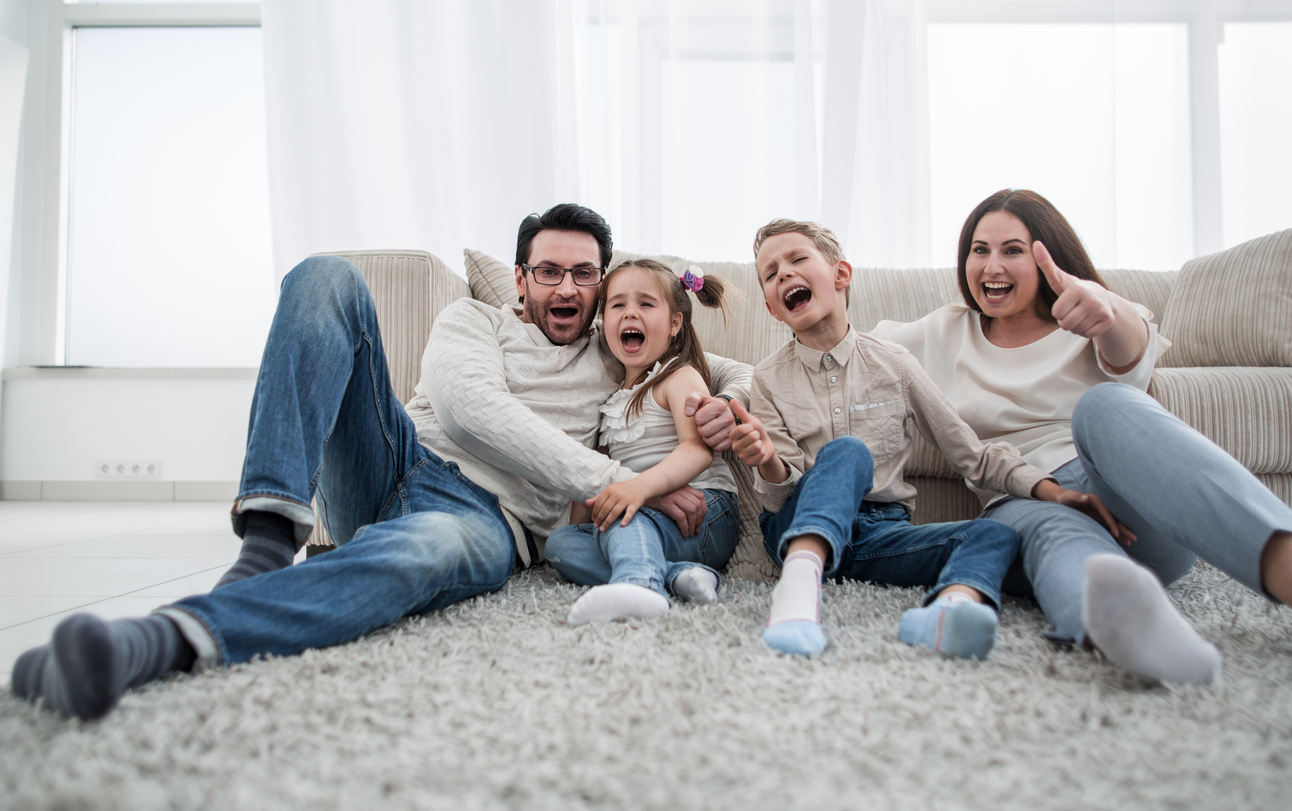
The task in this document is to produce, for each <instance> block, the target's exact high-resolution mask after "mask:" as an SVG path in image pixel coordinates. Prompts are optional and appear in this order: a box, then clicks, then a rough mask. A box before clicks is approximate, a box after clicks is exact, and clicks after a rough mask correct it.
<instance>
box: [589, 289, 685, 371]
mask: <svg viewBox="0 0 1292 811" xmlns="http://www.w3.org/2000/svg"><path fill="white" fill-rule="evenodd" d="M606 285H607V287H606V310H605V313H603V314H602V320H603V324H605V329H606V344H609V345H610V351H611V353H614V354H615V358H619V362H620V363H623V364H624V368H625V369H627V372H628V373H627V376H625V381H627V382H633V380H634V378H636V377H638V376H640V375H641V373H642V372H646V371H649V369H650V368H651V367H654V365H655V362H656V360H659V359H660V358H662V356H663V355H664V353H665V351H667V350H668V347H669V345H671V344H672V342H673V338H674V337H677V332H678V331H680V329H681V328H682V314H681V313H673V311H672V310H671V309H669V305H668V298H667V297H665V294H664V291H663V289H662V287H660V284H659V280H658V279H655V278H654V275H652V274H651V272H650V271H649V270H643V269H641V267H625V269H623V270H620V271H618V272H616V274H615V275H614V276H612V278H610V279H607V280H606Z"/></svg>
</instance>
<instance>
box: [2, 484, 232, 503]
mask: <svg viewBox="0 0 1292 811" xmlns="http://www.w3.org/2000/svg"><path fill="white" fill-rule="evenodd" d="M237 495H238V483H237V482H165V481H146V482H111V481H109V482H105V481H44V482H42V481H4V482H0V499H3V500H4V501H233V499H234V498H236V497H237Z"/></svg>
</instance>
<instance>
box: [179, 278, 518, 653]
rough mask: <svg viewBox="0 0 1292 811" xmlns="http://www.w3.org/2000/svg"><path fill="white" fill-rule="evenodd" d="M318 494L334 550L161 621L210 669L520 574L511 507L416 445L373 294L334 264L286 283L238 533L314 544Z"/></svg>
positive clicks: (337, 636) (319, 642)
mask: <svg viewBox="0 0 1292 811" xmlns="http://www.w3.org/2000/svg"><path fill="white" fill-rule="evenodd" d="M316 493H317V494H318V496H319V502H320V504H321V506H322V510H321V511H322V512H323V515H324V521H325V523H326V524H327V528H328V532H329V533H330V534H331V536H332V539H333V541H334V542H335V543H336V544H337V546H338V549H337V550H336V551H334V552H329V553H327V554H325V555H318V556H315V557H312V558H309V559H308V560H306V561H305V562H304V563H301V564H299V565H296V566H289V567H287V568H286V569H282V570H279V571H276V572H267V573H265V574H260V575H256V576H254V577H249V578H247V579H245V580H241V581H238V582H235V583H231V584H229V585H227V586H225V587H223V588H220V589H217V590H215V591H213V592H211V593H210V594H206V595H200V596H195V597H189V598H186V599H183V600H180V601H179V602H177V603H175V604H174V605H171V606H167V607H165V608H162V609H159V612H160V613H162V614H164V615H166V616H168V617H170V618H171V619H172V620H174V621H175V622H176V624H177V625H179V626H180V629H181V630H182V631H183V632H184V635H185V637H186V638H187V639H188V641H189V642H190V643H191V644H192V645H193V647H194V648H195V649H196V650H197V652H198V655H199V657H200V658H201V659H202V661H203V662H204V663H206V664H208V665H211V664H229V663H233V662H242V661H246V660H248V659H251V658H253V657H255V656H257V655H259V654H274V655H286V654H293V653H299V652H300V651H302V650H305V649H306V648H321V647H326V646H329V645H336V644H340V643H342V642H347V641H349V640H352V639H355V638H357V637H360V636H363V635H364V634H367V633H369V632H371V631H374V630H376V629H377V628H380V627H382V626H385V625H389V624H390V623H392V622H395V621H396V620H398V619H400V618H401V617H404V616H407V615H409V614H419V613H424V612H427V611H432V610H434V609H437V608H441V607H443V606H447V605H450V604H452V603H455V602H457V601H459V600H463V599H466V598H467V597H471V596H474V595H477V594H481V593H484V592H488V591H493V590H496V589H498V588H501V587H502V585H503V583H504V582H506V580H507V577H508V576H509V575H510V574H511V572H512V569H513V567H514V565H515V558H516V551H515V542H514V540H513V536H512V533H511V530H510V529H509V527H508V525H507V522H506V520H505V519H504V518H503V516H502V513H501V511H500V510H499V508H498V499H497V498H496V497H495V496H493V495H492V494H490V493H489V492H487V491H485V490H483V489H482V488H480V487H478V486H477V485H475V484H474V483H472V482H471V481H470V480H468V479H467V478H465V477H464V476H462V474H461V473H460V472H459V471H458V467H457V465H455V464H453V463H451V462H445V461H443V460H441V459H440V458H439V457H437V456H436V455H435V454H433V453H431V452H430V451H429V450H427V449H426V448H425V447H424V446H423V445H422V444H421V443H420V442H418V440H417V431H416V429H415V427H414V426H413V422H412V420H411V419H410V418H409V416H408V414H407V413H406V412H405V411H404V407H403V406H402V405H401V404H400V403H399V402H398V401H397V400H396V399H395V394H394V392H393V391H392V389H391V385H390V378H389V372H388V369H387V366H386V357H385V353H384V352H383V350H382V347H381V335H380V332H379V330H378V327H377V316H376V311H375V309H374V307H373V302H372V295H371V293H369V291H368V286H367V284H366V283H365V282H364V279H363V276H362V274H360V272H359V270H358V268H356V267H355V266H354V265H353V264H352V263H350V262H349V261H347V260H345V259H341V258H338V257H335V256H328V257H314V258H310V259H307V260H305V261H304V262H302V263H301V264H300V265H298V266H297V267H296V268H295V269H294V270H293V271H292V272H291V273H290V274H288V276H287V278H286V279H284V281H283V288H282V294H281V296H280V298H279V303H278V311H277V313H276V314H275V316H274V322H273V326H272V327H271V328H270V332H269V339H268V342H267V344H266V346H265V354H264V359H263V360H262V361H261V364H260V376H259V378H258V380H257V381H256V393H255V398H254V399H253V401H252V406H251V426H250V429H249V432H248V438H247V456H246V461H245V463H244V466H243V471H242V485H241V492H240V494H239V496H238V499H237V501H236V502H235V504H234V510H233V520H234V527H235V531H236V532H238V534H239V535H241V534H242V529H243V528H242V524H244V523H245V519H243V517H242V516H243V513H244V512H245V511H246V510H249V509H255V510H266V511H270V512H276V513H278V514H280V515H284V516H286V517H288V518H290V519H292V520H293V521H294V522H295V523H296V526H297V537H298V538H301V537H304V535H305V534H307V533H308V531H309V528H310V525H311V524H312V523H313V518H312V512H311V510H310V506H309V505H310V499H311V498H312V497H313V496H314V495H315V494H316Z"/></svg>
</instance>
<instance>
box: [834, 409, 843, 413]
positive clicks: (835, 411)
mask: <svg viewBox="0 0 1292 811" xmlns="http://www.w3.org/2000/svg"><path fill="white" fill-rule="evenodd" d="M840 411H843V409H842V408H836V409H835V410H834V413H836V414H838V413H839V412H840Z"/></svg>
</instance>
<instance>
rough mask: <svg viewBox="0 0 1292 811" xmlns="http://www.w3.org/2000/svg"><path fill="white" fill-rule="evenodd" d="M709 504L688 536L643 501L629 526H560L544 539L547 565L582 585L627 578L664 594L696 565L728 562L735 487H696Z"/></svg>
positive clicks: (735, 517) (735, 528) (715, 566)
mask: <svg viewBox="0 0 1292 811" xmlns="http://www.w3.org/2000/svg"><path fill="white" fill-rule="evenodd" d="M700 492H702V493H704V500H705V502H706V505H707V506H708V512H707V513H706V514H705V518H704V526H703V527H701V529H700V531H699V532H697V533H695V534H694V535H692V536H690V537H689V538H684V537H682V531H681V530H680V529H678V528H677V524H676V523H675V522H674V521H673V519H672V518H669V517H668V516H667V515H665V514H664V513H662V512H660V511H658V510H653V509H651V508H650V507H643V508H641V509H640V510H638V511H637V514H636V515H634V516H633V518H632V520H631V521H629V522H628V526H626V527H621V526H619V521H618V520H616V521H615V523H614V525H613V526H612V527H611V528H610V529H608V530H606V531H605V532H601V531H600V530H598V529H597V528H596V527H595V526H594V525H593V524H570V525H568V526H564V527H560V528H559V529H557V530H556V531H555V532H553V533H552V535H551V536H550V537H549V538H548V539H547V545H546V546H545V547H544V554H546V556H547V562H548V563H551V564H552V568H554V569H556V570H557V571H558V572H560V573H561V575H562V576H563V577H565V579H566V580H569V581H571V582H574V583H578V584H579V585H581V586H598V585H601V584H602V583H632V584H634V585H638V586H644V587H645V588H648V589H651V590H652V591H655V592H658V593H659V594H662V595H664V596H665V597H667V596H668V594H669V592H671V591H672V589H673V581H674V580H676V579H677V576H678V575H679V574H681V573H682V572H684V571H686V570H687V569H691V568H695V567H696V566H699V567H701V568H705V569H708V570H709V571H711V572H713V574H714V576H715V577H717V576H718V571H717V570H719V569H721V568H722V567H723V566H726V565H727V561H728V560H730V559H731V553H732V552H734V551H735V550H736V540H737V537H738V535H739V534H740V507H739V506H738V504H737V501H736V495H735V493H727V492H724V491H722V490H701V491H700Z"/></svg>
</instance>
